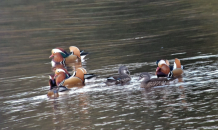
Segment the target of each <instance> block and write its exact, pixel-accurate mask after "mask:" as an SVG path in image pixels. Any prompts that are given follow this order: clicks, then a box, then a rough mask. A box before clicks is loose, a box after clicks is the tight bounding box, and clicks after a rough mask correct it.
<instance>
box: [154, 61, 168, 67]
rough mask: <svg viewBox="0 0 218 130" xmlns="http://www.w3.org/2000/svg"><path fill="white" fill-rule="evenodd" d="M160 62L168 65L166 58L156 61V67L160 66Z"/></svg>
mask: <svg viewBox="0 0 218 130" xmlns="http://www.w3.org/2000/svg"><path fill="white" fill-rule="evenodd" d="M161 64H166V65H167V66H169V65H170V62H169V61H168V60H163V59H161V60H157V61H156V65H157V67H160V65H161Z"/></svg>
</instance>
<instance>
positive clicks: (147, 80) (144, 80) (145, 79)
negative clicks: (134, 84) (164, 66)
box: [139, 72, 174, 88]
mask: <svg viewBox="0 0 218 130" xmlns="http://www.w3.org/2000/svg"><path fill="white" fill-rule="evenodd" d="M172 80H174V79H173V78H170V79H168V78H163V77H162V78H152V79H151V76H150V74H149V73H147V72H142V73H141V74H140V76H139V81H141V85H140V87H141V88H151V87H155V86H162V85H169V82H170V81H172Z"/></svg>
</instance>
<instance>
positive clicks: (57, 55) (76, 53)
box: [49, 46, 88, 64]
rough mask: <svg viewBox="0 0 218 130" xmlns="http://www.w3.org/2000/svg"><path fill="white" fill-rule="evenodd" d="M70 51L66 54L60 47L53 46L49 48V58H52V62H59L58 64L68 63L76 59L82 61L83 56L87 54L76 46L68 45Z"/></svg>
mask: <svg viewBox="0 0 218 130" xmlns="http://www.w3.org/2000/svg"><path fill="white" fill-rule="evenodd" d="M69 49H70V53H69V54H68V53H67V52H66V51H65V50H64V49H62V48H55V49H52V50H51V56H50V57H49V58H53V59H52V62H53V63H52V64H54V63H60V64H69V63H72V62H76V61H82V60H83V59H84V58H85V56H86V55H87V54H88V53H87V52H84V51H80V50H79V48H77V47H76V46H70V47H69Z"/></svg>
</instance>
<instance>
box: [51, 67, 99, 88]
mask: <svg viewBox="0 0 218 130" xmlns="http://www.w3.org/2000/svg"><path fill="white" fill-rule="evenodd" d="M92 77H95V75H94V74H87V71H86V70H85V69H84V68H82V67H81V68H77V69H76V71H74V74H73V75H69V73H68V72H67V71H66V70H64V69H56V71H55V82H56V85H57V86H59V87H60V86H65V87H67V88H71V87H74V86H82V85H84V84H85V79H90V78H92Z"/></svg>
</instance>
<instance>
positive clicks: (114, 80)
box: [106, 66, 131, 85]
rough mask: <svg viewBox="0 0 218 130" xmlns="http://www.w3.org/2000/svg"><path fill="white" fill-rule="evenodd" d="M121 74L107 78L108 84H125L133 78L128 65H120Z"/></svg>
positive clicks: (119, 71)
mask: <svg viewBox="0 0 218 130" xmlns="http://www.w3.org/2000/svg"><path fill="white" fill-rule="evenodd" d="M118 73H119V75H115V76H111V77H108V78H107V81H106V84H107V85H113V84H125V83H128V82H129V81H130V80H131V77H130V72H129V70H128V68H127V67H126V66H120V68H119V70H118Z"/></svg>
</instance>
